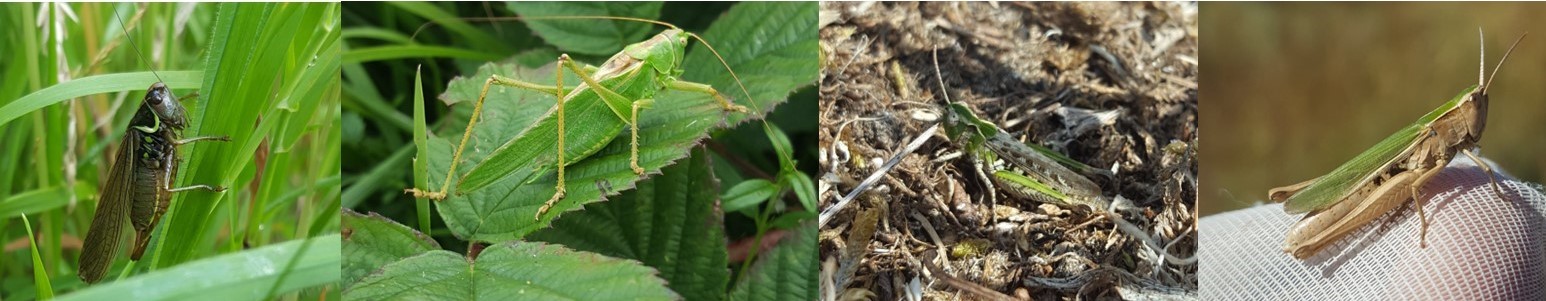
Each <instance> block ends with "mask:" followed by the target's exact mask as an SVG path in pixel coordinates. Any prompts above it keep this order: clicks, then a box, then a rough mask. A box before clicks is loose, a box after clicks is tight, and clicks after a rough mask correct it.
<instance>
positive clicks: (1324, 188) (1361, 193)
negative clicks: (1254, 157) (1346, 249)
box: [1267, 36, 1524, 259]
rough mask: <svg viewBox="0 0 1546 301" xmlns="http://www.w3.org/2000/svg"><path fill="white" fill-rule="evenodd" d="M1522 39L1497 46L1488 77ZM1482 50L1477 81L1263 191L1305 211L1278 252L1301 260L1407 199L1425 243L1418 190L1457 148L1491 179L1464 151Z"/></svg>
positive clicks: (1469, 144) (1474, 115)
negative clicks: (1307, 176) (1315, 172)
mask: <svg viewBox="0 0 1546 301" xmlns="http://www.w3.org/2000/svg"><path fill="white" fill-rule="evenodd" d="M1522 40H1524V36H1520V37H1519V40H1516V41H1514V44H1513V46H1509V50H1508V51H1507V52H1504V54H1503V59H1502V60H1499V61H1498V66H1497V67H1494V68H1493V70H1492V72H1493V73H1492V77H1496V76H1497V72H1498V68H1500V67H1502V66H1503V62H1505V61H1507V60H1508V55H1509V54H1510V53H1513V51H1514V47H1515V46H1519V42H1520V41H1522ZM1483 41H1484V42H1485V39H1483ZM1482 52H1483V54H1482V62H1481V63H1480V64H1479V65H1480V69H1481V70H1480V72H1479V73H1478V74H1477V85H1475V86H1471V87H1469V88H1466V89H1465V90H1462V91H1461V92H1460V94H1459V95H1456V96H1455V97H1454V98H1452V99H1451V100H1450V101H1449V102H1446V103H1444V105H1442V106H1439V107H1438V108H1437V109H1434V110H1433V111H1431V112H1429V113H1428V114H1426V115H1423V116H1422V118H1419V119H1418V120H1417V122H1415V123H1412V124H1410V125H1407V126H1406V127H1403V128H1401V129H1400V130H1398V131H1396V132H1395V133H1394V134H1391V135H1390V136H1389V137H1387V138H1385V140H1382V141H1380V142H1379V143H1378V144H1375V145H1374V147H1372V148H1369V149H1368V150H1365V151H1364V152H1363V153H1361V154H1359V155H1358V156H1357V157H1354V158H1353V159H1351V160H1349V161H1347V162H1346V163H1343V164H1342V165H1341V166H1339V167H1337V168H1336V169H1335V170H1332V171H1331V173H1329V174H1326V175H1323V176H1320V177H1317V178H1315V179H1312V180H1309V181H1305V182H1302V183H1298V184H1294V185H1289V186H1283V187H1278V188H1274V189H1271V190H1269V191H1268V196H1267V198H1268V199H1271V200H1273V201H1275V202H1283V203H1284V205H1283V210H1284V211H1285V212H1287V213H1290V214H1299V213H1308V214H1307V215H1305V217H1304V218H1303V219H1300V220H1299V222H1297V223H1295V224H1294V225H1293V226H1292V227H1290V228H1289V232H1288V235H1287V238H1286V239H1285V240H1284V244H1283V251H1284V252H1287V253H1289V254H1290V255H1293V256H1294V257H1295V258H1299V259H1305V258H1308V257H1310V256H1311V255H1314V254H1316V253H1318V252H1320V250H1321V249H1323V248H1325V247H1326V246H1328V245H1330V244H1331V243H1332V242H1336V241H1338V240H1340V239H1341V238H1342V237H1344V236H1346V235H1347V234H1350V233H1352V232H1353V231H1354V230H1357V229H1359V228H1361V227H1362V226H1363V225H1365V224H1368V223H1369V222H1371V221H1373V220H1374V219H1375V218H1378V217H1380V216H1382V215H1384V214H1385V213H1386V212H1389V211H1390V210H1392V209H1394V208H1396V207H1397V206H1399V205H1401V204H1403V203H1405V202H1406V201H1407V200H1409V199H1410V200H1412V201H1413V202H1414V203H1413V204H1412V205H1413V207H1415V208H1416V209H1417V215H1418V217H1419V219H1420V220H1422V224H1421V229H1422V230H1421V234H1420V235H1419V238H1418V239H1419V244H1420V245H1422V246H1424V247H1426V245H1427V233H1428V219H1427V216H1426V213H1424V212H1423V209H1422V204H1421V203H1422V202H1421V199H1422V198H1423V195H1422V194H1421V193H1420V191H1419V189H1421V188H1422V186H1423V185H1424V184H1426V183H1427V182H1428V180H1430V179H1432V178H1433V176H1435V175H1437V174H1438V173H1439V171H1441V170H1443V169H1444V167H1445V166H1446V165H1448V164H1449V162H1450V160H1452V159H1454V158H1455V154H1456V153H1457V152H1459V153H1463V154H1465V155H1466V156H1467V157H1470V158H1471V159H1472V160H1473V161H1476V163H1477V164H1478V166H1480V167H1481V168H1482V170H1483V171H1485V172H1487V175H1488V177H1493V173H1492V167H1491V166H1488V165H1487V163H1486V162H1485V161H1482V160H1481V159H1480V158H1478V156H1476V154H1475V153H1474V152H1472V151H1471V150H1472V149H1473V148H1477V147H1478V145H1477V142H1478V141H1480V140H1481V136H1482V130H1483V129H1484V128H1485V127H1486V124H1487V101H1488V98H1487V88H1488V87H1489V86H1490V84H1491V83H1492V79H1491V78H1489V77H1487V76H1486V75H1487V74H1486V65H1485V64H1486V54H1485V47H1484V48H1483V51H1482ZM1491 182H1492V188H1493V189H1494V192H1496V193H1497V194H1498V196H1499V197H1503V196H1504V194H1503V190H1502V188H1500V186H1499V185H1498V182H1497V179H1495V178H1493V179H1491Z"/></svg>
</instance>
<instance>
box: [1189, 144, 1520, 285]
mask: <svg viewBox="0 0 1546 301" xmlns="http://www.w3.org/2000/svg"><path fill="white" fill-rule="evenodd" d="M1491 166H1497V165H1491ZM1495 171H1497V172H1499V173H1500V174H1499V175H1498V184H1499V185H1501V186H1502V188H1503V192H1504V194H1506V195H1507V198H1506V199H1502V198H1499V197H1498V196H1497V194H1496V193H1494V192H1493V188H1492V186H1491V184H1490V182H1489V181H1488V178H1487V174H1486V173H1484V172H1482V171H1481V169H1480V168H1479V167H1478V166H1477V165H1476V164H1475V162H1472V161H1471V160H1469V159H1467V158H1466V157H1465V156H1460V158H1457V159H1455V160H1454V161H1452V162H1451V164H1450V165H1449V167H1448V168H1446V169H1445V170H1443V171H1441V172H1440V173H1439V174H1438V175H1437V176H1435V177H1434V178H1433V179H1432V180H1431V181H1429V182H1428V183H1427V185H1425V186H1424V187H1423V188H1422V193H1423V195H1426V196H1430V197H1428V198H1427V199H1428V200H1429V201H1428V202H1427V203H1426V204H1424V206H1423V209H1424V210H1426V211H1427V212H1426V213H1427V214H1428V220H1429V223H1430V224H1429V228H1428V247H1427V248H1420V247H1418V229H1419V221H1418V218H1417V212H1416V211H1414V210H1412V207H1411V206H1401V207H1398V208H1397V209H1396V210H1392V212H1391V213H1389V214H1386V215H1385V216H1383V217H1381V218H1379V219H1375V220H1374V221H1373V222H1372V223H1370V225H1367V226H1364V227H1363V228H1361V229H1359V230H1358V231H1356V232H1353V233H1352V234H1350V235H1348V236H1346V237H1343V238H1342V239H1341V240H1339V241H1337V242H1335V243H1332V244H1331V245H1330V246H1327V247H1326V248H1325V249H1322V250H1321V251H1320V252H1319V253H1317V254H1315V255H1313V256H1311V257H1310V258H1308V259H1306V260H1304V261H1301V260H1298V259H1294V258H1293V257H1292V256H1289V255H1288V254H1287V253H1284V252H1283V251H1282V245H1283V238H1284V237H1285V235H1286V232H1287V230H1288V228H1289V225H1292V224H1293V223H1294V222H1296V221H1298V220H1299V218H1300V217H1302V216H1303V214H1295V215H1290V214H1287V213H1284V212H1283V206H1282V205H1281V204H1270V205H1263V206H1256V207H1251V208H1247V209H1242V210H1236V211H1231V212H1225V213H1221V214H1216V215H1212V216H1208V217H1204V218H1202V219H1201V221H1199V224H1200V225H1199V228H1198V238H1199V243H1200V247H1199V248H1198V249H1199V253H1200V254H1198V256H1199V258H1198V264H1200V265H1201V266H1199V267H1198V277H1199V280H1198V281H1199V282H1200V283H1199V289H1200V290H1201V292H1200V295H1201V297H1202V299H1203V300H1323V299H1324V300H1333V299H1334V300H1386V299H1395V300H1462V299H1464V300H1543V299H1546V292H1543V288H1546V277H1543V274H1546V273H1543V269H1546V238H1543V236H1546V196H1543V195H1542V194H1541V193H1540V192H1539V191H1537V190H1535V188H1532V186H1531V185H1529V184H1527V183H1524V182H1520V181H1518V180H1515V179H1513V178H1512V177H1508V176H1506V175H1503V174H1502V170H1495ZM1262 194H1263V195H1265V192H1264V193H1262Z"/></svg>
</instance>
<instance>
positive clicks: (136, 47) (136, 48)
mask: <svg viewBox="0 0 1546 301" xmlns="http://www.w3.org/2000/svg"><path fill="white" fill-rule="evenodd" d="M113 17H116V18H118V26H119V27H120V29H121V30H123V35H124V39H125V40H129V46H131V48H134V54H135V55H137V56H139V57H140V61H143V62H146V63H147V64H148V63H150V61H149V60H146V59H145V54H144V53H140V45H139V44H136V43H134V38H133V37H130V36H129V26H127V25H124V24H123V16H119V15H118V10H116V9H115V10H113ZM150 74H151V75H155V76H156V81H157V82H164V81H162V80H161V74H157V73H156V68H150Z"/></svg>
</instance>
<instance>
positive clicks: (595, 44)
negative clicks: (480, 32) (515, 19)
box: [505, 1, 663, 55]
mask: <svg viewBox="0 0 1546 301" xmlns="http://www.w3.org/2000/svg"><path fill="white" fill-rule="evenodd" d="M662 4H663V3H661V2H658V1H656V2H507V3H506V4H505V5H506V7H507V8H509V9H510V11H513V12H515V13H517V14H520V15H521V16H522V17H528V18H531V17H553V16H561V17H572V16H617V17H632V18H639V19H646V20H652V19H655V18H659V17H660V7H661V5H662ZM526 25H527V26H530V27H531V30H532V31H534V32H536V33H537V35H540V36H542V39H543V40H546V41H547V43H548V44H552V45H554V46H558V49H559V50H561V51H565V52H571V53H583V54H589V55H611V54H613V53H617V52H618V51H621V50H623V46H626V45H628V44H633V43H636V42H639V41H640V40H643V39H644V38H645V37H647V36H648V35H650V34H653V33H655V30H652V29H653V28H654V25H652V24H649V23H644V22H636V21H626V20H597V19H585V20H555V19H546V20H544V19H528V20H526Z"/></svg>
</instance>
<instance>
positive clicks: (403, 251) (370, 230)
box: [342, 208, 440, 287]
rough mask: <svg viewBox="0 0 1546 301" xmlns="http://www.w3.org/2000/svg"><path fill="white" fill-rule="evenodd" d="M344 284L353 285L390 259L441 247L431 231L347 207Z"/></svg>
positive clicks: (399, 258)
mask: <svg viewBox="0 0 1546 301" xmlns="http://www.w3.org/2000/svg"><path fill="white" fill-rule="evenodd" d="M343 218H344V219H343V226H344V233H347V235H345V236H344V238H343V239H344V241H343V250H342V252H343V254H344V262H343V267H342V268H343V277H344V281H343V284H344V286H346V287H347V286H349V285H353V284H354V283H355V281H358V280H360V278H365V276H366V275H369V274H370V273H371V272H372V271H376V270H377V269H379V268H381V266H384V265H386V264H388V263H392V262H397V261H398V260H402V259H403V258H408V257H412V256H414V255H419V254H422V253H424V252H429V251H433V250H439V249H440V243H437V242H435V240H434V239H430V237H429V236H428V235H424V233H419V231H414V230H413V229H411V228H408V226H404V225H402V224H398V223H397V222H394V221H392V220H391V219H387V218H386V217H382V216H380V215H377V214H376V213H374V212H372V213H370V215H364V214H360V213H358V212H354V210H349V209H347V208H345V209H344V213H343Z"/></svg>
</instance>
